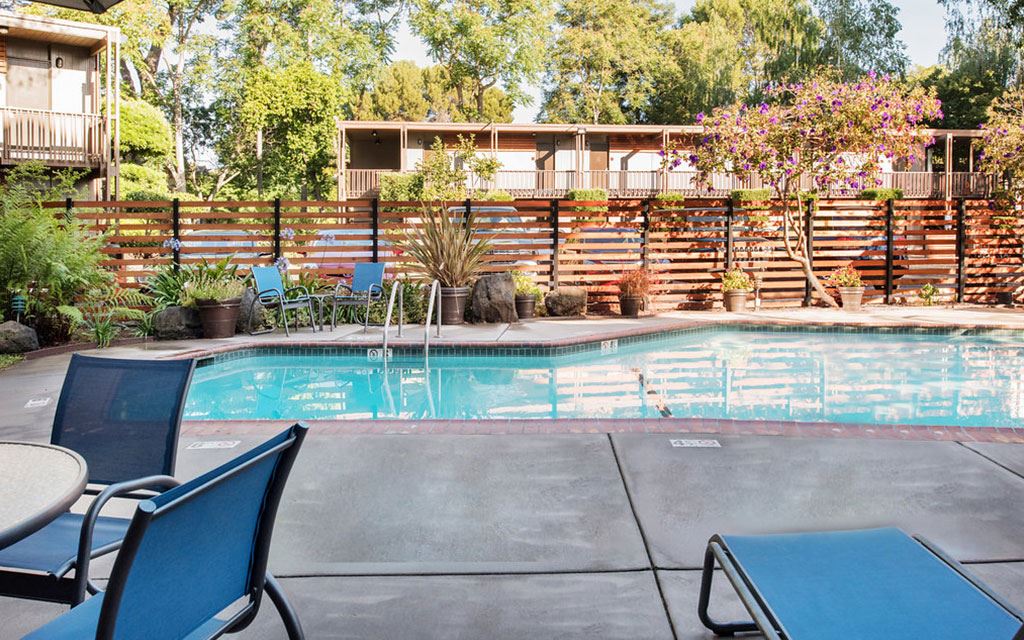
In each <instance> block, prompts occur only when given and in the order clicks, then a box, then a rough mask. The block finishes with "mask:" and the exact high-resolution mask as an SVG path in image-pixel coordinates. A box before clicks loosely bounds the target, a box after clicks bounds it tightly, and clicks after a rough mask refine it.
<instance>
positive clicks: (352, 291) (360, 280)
mask: <svg viewBox="0 0 1024 640" xmlns="http://www.w3.org/2000/svg"><path fill="white" fill-rule="evenodd" d="M385 266H386V265H385V264H384V263H383V262H358V263H356V266H355V269H354V270H353V272H352V284H351V285H347V284H345V283H344V282H339V283H338V284H337V285H335V287H334V296H333V299H332V305H331V330H332V331H333V330H334V327H336V326H337V324H338V307H339V306H341V307H353V306H356V307H359V306H364V305H365V307H366V314H365V316H364V317H363V332H364V333H365V332H366V329H367V327H369V326H370V305H371V304H372V303H374V302H376V301H377V300H380V299H381V298H383V297H384V267H385ZM345 291H347V292H348V293H344V292H345Z"/></svg>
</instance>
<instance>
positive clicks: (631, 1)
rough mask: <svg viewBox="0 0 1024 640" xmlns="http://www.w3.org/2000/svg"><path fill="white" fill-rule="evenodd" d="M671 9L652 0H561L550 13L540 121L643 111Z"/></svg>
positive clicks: (603, 118) (593, 119)
mask: <svg viewBox="0 0 1024 640" xmlns="http://www.w3.org/2000/svg"><path fill="white" fill-rule="evenodd" d="M671 13H672V6H671V5H667V4H661V3H658V2H656V0H565V2H563V3H562V5H561V8H560V9H559V11H558V13H557V14H556V21H557V23H558V26H559V32H558V35H557V37H556V39H555V42H554V44H553V46H552V48H551V52H550V55H549V63H548V71H547V90H546V91H545V99H544V107H543V114H544V115H543V116H542V118H543V119H544V121H546V122H590V123H593V124H598V123H616V124H617V123H625V122H628V121H629V120H630V115H629V112H630V111H643V110H645V109H646V105H647V102H648V100H649V99H650V96H651V94H652V92H653V90H654V85H653V77H654V75H655V73H656V72H657V69H658V67H659V65H660V64H661V62H662V59H663V52H662V48H661V46H660V40H661V38H662V34H663V31H664V30H665V27H666V26H667V25H668V21H669V18H670V17H671Z"/></svg>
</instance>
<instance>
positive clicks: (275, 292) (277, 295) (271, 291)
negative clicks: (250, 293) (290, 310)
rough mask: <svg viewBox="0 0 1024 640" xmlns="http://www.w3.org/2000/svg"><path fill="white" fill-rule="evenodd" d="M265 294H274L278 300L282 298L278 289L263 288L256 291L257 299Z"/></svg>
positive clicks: (260, 298)
mask: <svg viewBox="0 0 1024 640" xmlns="http://www.w3.org/2000/svg"><path fill="white" fill-rule="evenodd" d="M266 296H274V297H275V298H277V299H278V300H284V296H283V295H281V290H280V289H264V290H263V291H258V292H256V299H257V300H262V299H263V298H264V297H266Z"/></svg>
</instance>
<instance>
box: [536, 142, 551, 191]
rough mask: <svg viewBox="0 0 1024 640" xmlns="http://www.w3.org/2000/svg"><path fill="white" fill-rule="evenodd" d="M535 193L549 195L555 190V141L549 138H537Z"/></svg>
mask: <svg viewBox="0 0 1024 640" xmlns="http://www.w3.org/2000/svg"><path fill="white" fill-rule="evenodd" d="M535 157H536V167H537V192H538V194H540V195H546V194H549V193H551V191H552V190H553V189H554V188H555V141H554V140H553V139H552V138H551V136H537V152H536V156H535Z"/></svg>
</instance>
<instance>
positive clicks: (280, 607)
mask: <svg viewBox="0 0 1024 640" xmlns="http://www.w3.org/2000/svg"><path fill="white" fill-rule="evenodd" d="M263 588H264V590H265V591H266V592H267V596H268V597H269V598H270V601H271V602H273V603H274V606H275V607H277V612H278V613H279V614H280V615H281V621H282V622H284V628H285V630H286V631H287V632H288V640H305V637H306V636H305V634H304V633H303V632H302V624H301V623H300V622H299V616H298V614H297V613H295V609H294V608H292V605H291V603H290V602H288V597H287V596H285V594H284V590H283V589H282V588H281V585H280V583H278V581H277V578H275V577H274V576H272V575H270V573H267V577H266V581H265V582H264V585H263Z"/></svg>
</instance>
